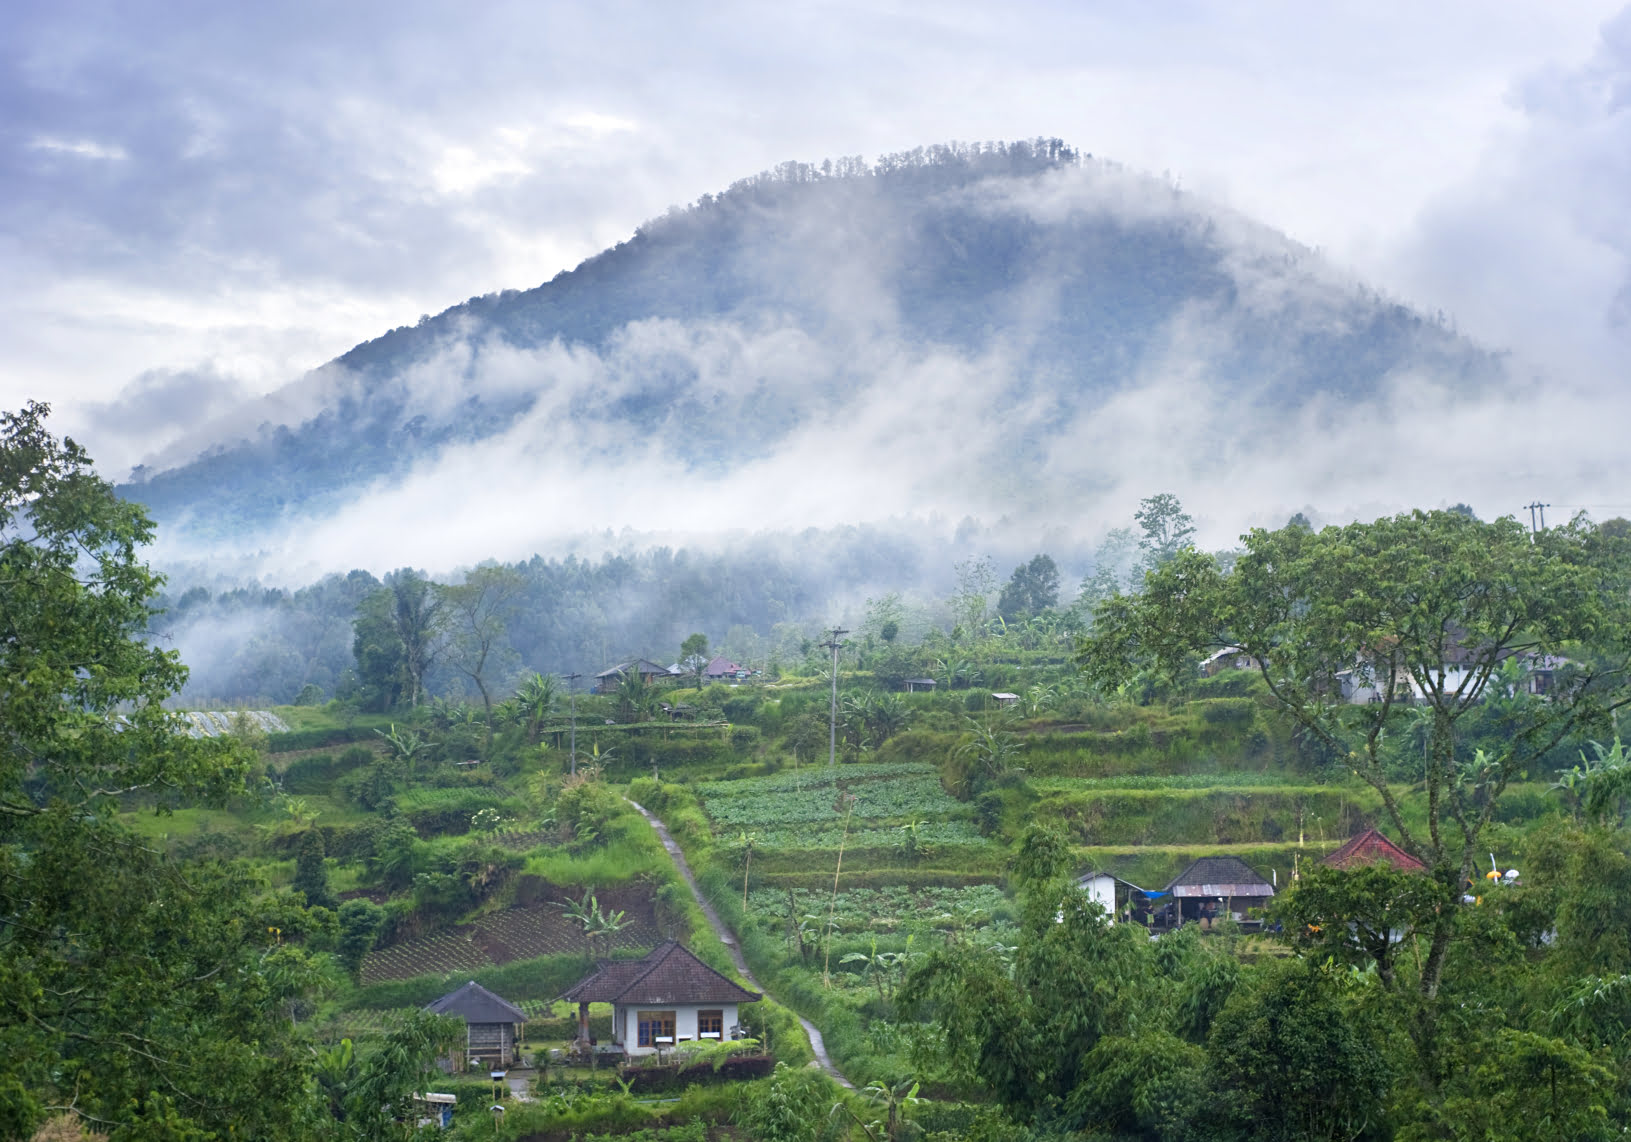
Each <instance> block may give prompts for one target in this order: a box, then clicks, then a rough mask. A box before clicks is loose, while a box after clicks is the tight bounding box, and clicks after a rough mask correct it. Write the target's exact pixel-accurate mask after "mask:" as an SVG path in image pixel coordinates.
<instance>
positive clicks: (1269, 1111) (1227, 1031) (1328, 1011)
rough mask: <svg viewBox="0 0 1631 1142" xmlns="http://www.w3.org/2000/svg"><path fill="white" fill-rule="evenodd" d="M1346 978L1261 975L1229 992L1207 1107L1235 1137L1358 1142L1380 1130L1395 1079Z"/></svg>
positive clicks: (1213, 1053) (1280, 967)
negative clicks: (1349, 1140)
mask: <svg viewBox="0 0 1631 1142" xmlns="http://www.w3.org/2000/svg"><path fill="white" fill-rule="evenodd" d="M1350 978H1351V975H1350V973H1349V971H1348V970H1347V969H1345V968H1336V969H1334V970H1333V969H1330V968H1327V967H1324V966H1321V965H1318V964H1315V963H1310V962H1307V961H1292V962H1289V963H1284V964H1276V965H1273V966H1269V967H1266V968H1265V969H1264V970H1263V972H1262V974H1261V976H1260V978H1258V979H1257V981H1256V982H1255V983H1254V984H1253V985H1251V986H1248V987H1242V988H1239V989H1237V990H1236V991H1235V993H1234V995H1233V996H1232V997H1231V998H1230V1000H1229V1002H1228V1003H1227V1004H1226V1005H1225V1006H1224V1009H1223V1012H1222V1013H1221V1014H1220V1015H1219V1016H1218V1019H1217V1022H1216V1023H1215V1024H1214V1025H1213V1028H1212V1034H1211V1038H1210V1039H1209V1040H1208V1047H1209V1058H1208V1063H1209V1067H1210V1071H1211V1076H1212V1081H1211V1086H1212V1105H1213V1107H1214V1108H1215V1112H1216V1113H1217V1116H1218V1117H1221V1118H1222V1119H1223V1122H1224V1124H1225V1125H1227V1126H1229V1127H1233V1128H1234V1129H1235V1130H1237V1131H1239V1132H1240V1133H1239V1136H1241V1137H1248V1136H1249V1137H1253V1138H1262V1139H1265V1140H1272V1142H1280V1140H1284V1142H1293V1140H1297V1142H1301V1140H1302V1139H1308V1138H1361V1137H1364V1136H1365V1134H1366V1132H1367V1130H1368V1128H1369V1127H1370V1126H1371V1125H1372V1124H1380V1123H1381V1121H1382V1115H1383V1109H1384V1103H1385V1099H1386V1096H1387V1093H1388V1090H1389V1088H1390V1085H1391V1081H1392V1077H1393V1071H1392V1067H1391V1066H1390V1064H1389V1062H1388V1056H1387V1051H1386V1044H1385V1038H1384V1036H1383V1034H1382V1031H1381V1029H1380V1028H1379V1027H1378V1026H1377V1023H1376V1021H1375V1019H1374V1018H1373V1017H1372V1016H1371V1014H1370V1012H1369V1009H1368V1008H1367V1006H1366V1004H1365V1003H1364V1001H1363V997H1362V996H1360V995H1355V994H1353V992H1352V988H1353V987H1354V986H1359V987H1363V985H1362V984H1360V985H1351V984H1349V982H1348V980H1349V979H1350Z"/></svg>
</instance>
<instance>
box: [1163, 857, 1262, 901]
mask: <svg viewBox="0 0 1631 1142" xmlns="http://www.w3.org/2000/svg"><path fill="white" fill-rule="evenodd" d="M1206 885H1211V886H1217V887H1219V888H1227V889H1229V890H1230V891H1227V892H1219V893H1217V895H1220V896H1273V895H1274V887H1273V886H1272V885H1271V884H1269V882H1268V881H1266V880H1264V879H1263V878H1262V877H1261V876H1258V875H1257V873H1256V872H1254V871H1253V870H1252V867H1251V865H1249V864H1247V863H1246V862H1245V861H1243V860H1241V859H1240V858H1239V857H1232V856H1223V857H1201V858H1200V859H1199V860H1197V861H1196V862H1195V863H1194V864H1192V865H1190V866H1189V867H1188V868H1186V869H1184V871H1183V872H1180V873H1179V874H1178V875H1177V876H1175V877H1173V879H1172V883H1171V884H1169V885H1167V891H1168V892H1172V891H1174V890H1176V889H1181V888H1189V889H1199V888H1201V887H1202V886H1206ZM1180 895H1195V893H1194V892H1190V893H1180Z"/></svg>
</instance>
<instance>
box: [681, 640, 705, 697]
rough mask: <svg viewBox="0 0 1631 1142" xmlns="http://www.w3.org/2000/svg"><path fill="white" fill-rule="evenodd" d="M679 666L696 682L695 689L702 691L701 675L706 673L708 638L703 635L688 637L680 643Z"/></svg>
mask: <svg viewBox="0 0 1631 1142" xmlns="http://www.w3.org/2000/svg"><path fill="white" fill-rule="evenodd" d="M680 665H681V666H683V667H685V670H686V673H688V674H690V675H692V676H693V677H694V678H696V680H697V689H698V690H700V689H702V678H703V675H705V674H707V672H708V636H707V635H705V634H693V635H688V636H687V637H686V639H685V641H684V642H682V643H680Z"/></svg>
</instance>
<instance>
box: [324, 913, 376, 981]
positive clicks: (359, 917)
mask: <svg viewBox="0 0 1631 1142" xmlns="http://www.w3.org/2000/svg"><path fill="white" fill-rule="evenodd" d="M339 919H340V939H339V945H338V947H337V948H336V949H335V955H336V957H337V958H338V959H339V961H340V964H341V966H343V967H344V968H345V970H346V971H348V972H350V973H351V978H352V979H356V978H358V976H359V975H360V973H361V972H362V961H363V959H364V958H365V957H366V956H367V955H368V953H369V952H371V951H373V950H374V941H375V940H376V939H377V938H378V937H379V930H380V926H381V925H383V924H384V923H385V911H384V909H382V908H381V907H380V906H379V905H378V904H375V903H374V902H373V901H372V900H365V899H357V900H347V901H346V902H345V903H344V904H342V905H340V917H339Z"/></svg>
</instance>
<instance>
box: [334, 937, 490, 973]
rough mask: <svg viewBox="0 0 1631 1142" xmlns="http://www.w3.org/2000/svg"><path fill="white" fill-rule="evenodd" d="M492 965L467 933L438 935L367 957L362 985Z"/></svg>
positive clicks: (372, 953)
mask: <svg viewBox="0 0 1631 1142" xmlns="http://www.w3.org/2000/svg"><path fill="white" fill-rule="evenodd" d="M490 963H492V960H490V959H489V958H488V956H487V953H486V952H484V951H482V950H481V949H480V948H479V947H477V946H476V945H475V944H474V943H473V942H472V941H471V939H470V936H469V935H468V934H467V933H456V932H435V933H432V934H431V935H429V936H419V937H417V938H416V939H412V940H407V941H404V942H403V943H400V944H393V945H391V946H390V947H388V948H381V949H380V950H378V951H376V952H370V953H368V955H367V956H366V957H365V958H364V959H363V963H362V981H363V983H364V984H370V983H378V982H379V981H380V980H386V979H411V978H412V977H413V976H416V975H439V974H443V973H446V972H451V971H459V970H461V969H473V968H480V967H486V966H487V965H489V964H490Z"/></svg>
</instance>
